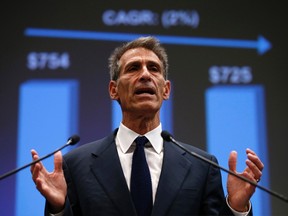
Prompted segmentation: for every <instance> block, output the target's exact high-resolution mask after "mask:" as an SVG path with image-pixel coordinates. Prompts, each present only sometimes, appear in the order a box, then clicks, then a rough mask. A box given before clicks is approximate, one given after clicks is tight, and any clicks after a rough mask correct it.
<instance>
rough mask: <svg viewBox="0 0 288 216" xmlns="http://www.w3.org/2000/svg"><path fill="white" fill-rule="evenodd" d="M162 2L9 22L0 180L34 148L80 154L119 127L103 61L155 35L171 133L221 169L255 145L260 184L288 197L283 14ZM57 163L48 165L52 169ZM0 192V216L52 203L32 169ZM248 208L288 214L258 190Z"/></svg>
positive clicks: (247, 6) (49, 10)
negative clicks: (233, 154) (76, 139)
mask: <svg viewBox="0 0 288 216" xmlns="http://www.w3.org/2000/svg"><path fill="white" fill-rule="evenodd" d="M156 2H157V1H156ZM156 2H154V3H153V4H150V3H147V2H146V3H144V2H141V3H139V2H138V3H131V2H129V1H122V2H121V3H119V2H118V3H109V1H107V2H106V3H102V2H101V4H100V3H99V1H94V2H92V1H91V2H90V3H83V4H79V3H76V2H74V1H73V2H70V3H69V4H68V3H67V4H65V3H64V2H59V1H58V2H56V1H49V2H48V1H47V2H41V3H40V2H38V3H34V4H33V7H32V6H28V3H27V5H26V6H25V7H23V10H22V11H21V13H16V11H15V12H11V13H10V14H9V15H6V16H7V17H5V19H4V20H5V24H4V27H3V34H2V36H1V46H2V47H3V49H2V54H1V59H0V61H1V67H0V70H1V74H2V79H1V86H0V99H1V112H0V126H1V127H0V128H1V130H0V135H1V142H0V149H1V155H2V156H1V157H0V163H1V164H2V165H1V166H0V175H1V174H2V173H5V172H7V171H9V170H11V169H14V168H16V167H20V166H21V165H24V164H26V163H29V162H30V160H31V158H30V149H32V148H36V149H38V150H39V153H40V155H45V154H47V153H49V152H51V151H53V150H55V149H56V148H57V147H60V146H61V145H63V144H64V143H65V142H66V139H67V138H68V137H69V136H70V135H71V134H73V133H77V134H79V135H80V137H81V142H80V143H79V145H83V144H85V143H87V142H90V141H93V140H96V139H99V138H102V137H103V136H106V135H107V134H108V133H110V132H111V131H112V130H113V129H115V128H116V127H118V125H119V122H120V121H121V112H120V109H119V106H118V104H117V103H116V102H112V101H111V100H110V97H109V94H108V82H109V72H108V57H109V55H110V53H111V52H112V51H113V49H114V48H115V47H116V46H117V45H119V44H122V43H123V42H126V41H129V40H132V39H135V38H137V37H139V36H146V35H153V36H156V37H157V38H158V39H159V40H160V42H161V43H163V44H164V46H165V47H166V50H167V52H168V59H169V72H168V73H169V75H168V76H169V79H170V80H171V83H172V95H171V97H170V99H169V101H166V102H165V104H164V106H163V108H162V110H161V118H162V124H163V127H164V129H166V130H168V131H170V132H171V133H172V134H173V135H174V136H175V138H176V139H177V140H181V141H183V142H186V143H189V144H191V145H194V146H197V147H199V148H201V149H203V150H206V151H208V152H210V153H213V154H215V155H216V156H217V158H218V159H219V163H220V165H222V166H224V167H228V164H227V160H228V156H229V152H230V151H232V150H237V151H238V155H239V159H238V161H239V164H238V165H237V169H238V170H239V171H241V170H242V169H243V167H244V166H245V164H244V161H245V154H244V153H245V149H246V148H247V147H250V148H252V149H253V150H255V151H256V152H257V153H258V154H259V155H260V157H261V158H262V160H263V162H264V164H265V169H264V172H263V178H262V181H261V185H263V186H265V187H268V188H271V189H273V190H276V191H279V192H281V193H283V194H285V195H287V194H288V186H287V181H288V174H287V172H286V171H285V170H286V168H285V166H284V162H283V161H285V159H286V152H287V151H288V147H287V146H288V145H287V144H286V134H287V133H288V127H287V122H288V114H287V110H288V100H287V98H288V89H287V88H288V87H287V84H286V80H287V73H288V72H287V68H288V61H287V50H288V43H287V38H288V30H286V28H285V26H286V20H287V18H288V17H287V16H288V15H287V13H286V11H284V8H285V7H283V5H281V4H280V3H277V4H276V3H271V2H270V3H269V4H268V3H267V4H266V3H261V4H256V3H254V2H248V1H247V2H241V3H240V2H239V3H236V2H222V1H213V2H211V1H197V2H196V1H195V2H192V3H191V2H190V1H187V3H185V2H182V1H181V2H180V1H179V2H177V1H173V2H171V3H169V2H167V3H165V4H163V3H161V2H160V1H159V2H157V3H156ZM11 8H13V7H11ZM12 11H14V10H12ZM12 18H13V19H12ZM76 147H77V146H76ZM66 151H69V149H67V150H66ZM52 160H53V159H52V158H51V159H49V160H47V161H45V162H44V163H45V164H47V166H50V167H49V169H53V167H52V166H51V165H52ZM222 176H223V184H225V182H226V178H227V175H226V174H225V173H222ZM224 188H225V185H224ZM225 193H226V191H225ZM0 194H1V195H0V215H2V214H3V215H11V216H20V215H21V216H23V215H42V214H43V211H44V202H45V200H44V199H43V197H42V196H41V195H40V194H39V193H38V191H37V190H36V189H35V186H34V185H33V182H32V179H31V176H30V171H29V169H27V170H23V171H21V173H17V174H15V175H13V176H10V177H9V178H6V179H3V180H1V181H0ZM4 194H5V195H4ZM31 200H33V202H31ZM252 203H253V210H254V215H256V216H258V215H259V216H260V215H261V216H262V215H268V216H269V215H271V216H272V215H283V214H285V213H287V212H288V206H287V204H285V203H283V201H281V200H278V199H276V198H275V197H271V196H269V195H267V194H266V193H265V192H262V191H259V190H257V192H256V194H255V196H254V197H253V200H252Z"/></svg>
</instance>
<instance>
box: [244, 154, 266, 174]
mask: <svg viewBox="0 0 288 216" xmlns="http://www.w3.org/2000/svg"><path fill="white" fill-rule="evenodd" d="M246 152H247V158H248V159H249V160H250V161H252V162H253V163H254V164H255V165H256V166H257V168H258V169H259V170H260V171H262V170H263V169H264V164H263V163H262V162H261V160H260V158H259V157H258V156H257V154H255V152H253V151H252V150H250V151H249V149H248V150H247V151H246Z"/></svg>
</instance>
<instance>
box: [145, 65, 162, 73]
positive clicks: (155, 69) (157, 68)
mask: <svg viewBox="0 0 288 216" xmlns="http://www.w3.org/2000/svg"><path fill="white" fill-rule="evenodd" d="M148 69H149V71H153V72H160V67H159V66H158V65H155V64H151V65H148Z"/></svg>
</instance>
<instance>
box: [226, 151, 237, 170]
mask: <svg viewBox="0 0 288 216" xmlns="http://www.w3.org/2000/svg"><path fill="white" fill-rule="evenodd" d="M228 166H229V169H230V170H231V171H232V172H236V166H237V152H236V151H232V152H231V153H230V156H229V160H228Z"/></svg>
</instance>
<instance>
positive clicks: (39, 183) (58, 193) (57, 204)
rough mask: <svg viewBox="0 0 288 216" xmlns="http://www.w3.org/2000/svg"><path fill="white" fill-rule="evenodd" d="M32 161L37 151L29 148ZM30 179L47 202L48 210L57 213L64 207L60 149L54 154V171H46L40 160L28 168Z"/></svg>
mask: <svg viewBox="0 0 288 216" xmlns="http://www.w3.org/2000/svg"><path fill="white" fill-rule="evenodd" d="M31 154H32V159H33V161H35V160H37V159H39V156H38V153H37V152H36V151H35V150H34V149H32V150H31ZM30 171H31V174H32V179H33V181H34V183H35V185H36V188H37V189H38V191H39V192H40V193H41V194H42V195H43V196H44V197H45V199H46V200H47V202H48V203H49V211H51V213H58V212H60V211H62V210H63V209H64V206H65V198H66V195H67V184H66V181H65V178H64V173H63V169H62V154H61V152H60V151H58V152H56V153H55V154H54V171H53V172H48V171H47V170H46V168H45V167H44V166H43V164H42V163H41V162H38V163H36V164H34V165H32V166H31V168H30Z"/></svg>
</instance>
